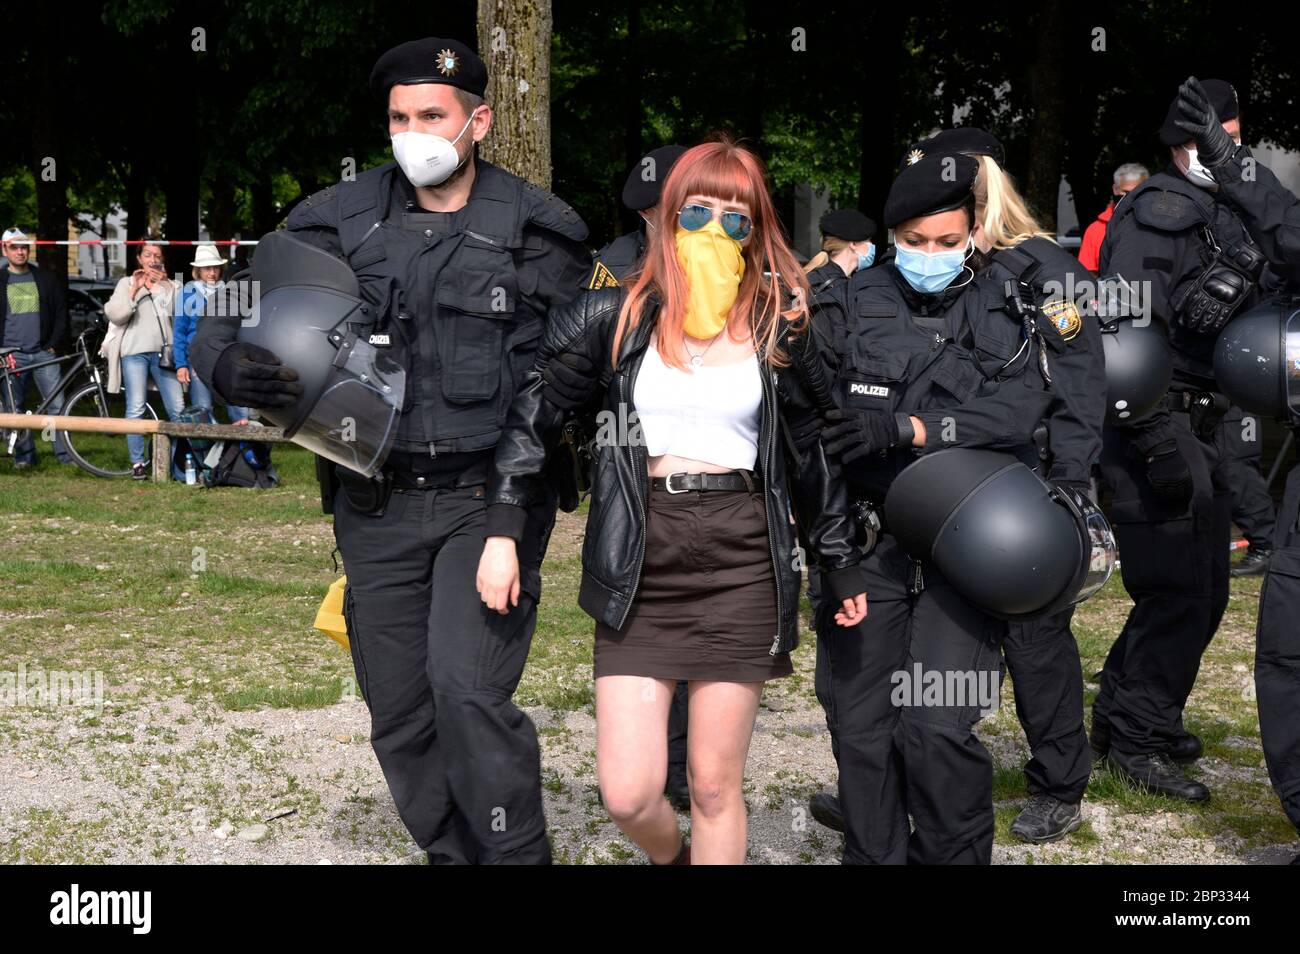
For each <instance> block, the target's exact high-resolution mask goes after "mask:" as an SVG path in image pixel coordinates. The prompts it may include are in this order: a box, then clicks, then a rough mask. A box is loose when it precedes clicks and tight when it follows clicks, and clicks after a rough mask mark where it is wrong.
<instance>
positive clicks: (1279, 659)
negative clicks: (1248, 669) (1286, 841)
mask: <svg viewBox="0 0 1300 954" xmlns="http://www.w3.org/2000/svg"><path fill="white" fill-rule="evenodd" d="M1277 523H1278V526H1277V535H1276V536H1275V537H1274V538H1273V559H1272V560H1271V561H1270V563H1269V568H1268V575H1267V576H1266V577H1265V578H1264V588H1263V590H1261V592H1260V596H1259V624H1258V626H1257V627H1256V630H1255V690H1256V695H1257V698H1258V702H1259V734H1260V739H1261V741H1262V742H1263V745H1264V759H1265V761H1266V762H1267V764H1268V776H1269V778H1270V779H1272V781H1273V788H1274V790H1276V792H1277V794H1278V798H1280V799H1281V800H1282V807H1283V808H1284V809H1285V810H1286V814H1287V817H1288V818H1289V819H1291V824H1293V825H1295V826H1296V828H1297V829H1300V466H1297V467H1293V468H1292V469H1291V474H1290V476H1289V477H1287V481H1286V494H1285V496H1284V497H1283V498H1282V509H1281V510H1280V511H1278V522H1277Z"/></svg>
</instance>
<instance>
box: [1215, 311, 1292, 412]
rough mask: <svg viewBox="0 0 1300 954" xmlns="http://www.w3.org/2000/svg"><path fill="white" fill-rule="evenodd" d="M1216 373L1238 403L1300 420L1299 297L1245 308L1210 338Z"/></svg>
mask: <svg viewBox="0 0 1300 954" xmlns="http://www.w3.org/2000/svg"><path fill="white" fill-rule="evenodd" d="M1214 379H1215V381H1217V382H1218V385H1219V390H1221V391H1222V392H1223V393H1224V394H1226V395H1227V396H1228V397H1229V398H1230V399H1231V401H1232V403H1233V404H1236V405H1237V406H1238V407H1241V408H1243V409H1244V410H1247V411H1250V412H1251V413H1252V414H1263V415H1268V416H1270V417H1276V418H1278V419H1279V420H1282V421H1286V422H1287V423H1289V424H1291V425H1292V426H1297V425H1300V299H1295V298H1291V299H1286V300H1282V301H1271V302H1265V303H1263V304H1261V305H1256V306H1255V307H1254V308H1251V309H1250V310H1249V311H1243V312H1242V313H1241V314H1240V315H1238V316H1237V317H1236V318H1234V319H1232V321H1230V322H1228V324H1227V325H1226V326H1225V327H1224V329H1223V330H1222V331H1220V332H1219V338H1218V340H1217V341H1216V342H1215V343H1214Z"/></svg>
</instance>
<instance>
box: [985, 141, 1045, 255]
mask: <svg viewBox="0 0 1300 954" xmlns="http://www.w3.org/2000/svg"><path fill="white" fill-rule="evenodd" d="M973 158H975V159H976V160H977V161H978V162H979V164H980V169H979V175H978V176H976V177H975V219H976V221H978V222H979V223H980V225H981V226H983V228H984V240H985V241H986V242H988V243H989V244H990V246H991V247H992V248H995V249H999V248H1014V247H1015V246H1017V245H1019V244H1020V243H1021V242H1025V241H1028V240H1029V239H1031V238H1033V237H1034V236H1038V237H1040V238H1045V239H1052V240H1053V241H1055V239H1054V238H1053V236H1052V233H1051V232H1048V231H1047V230H1046V229H1044V228H1043V227H1042V226H1041V225H1039V224H1038V220H1037V219H1035V218H1034V214H1033V213H1032V212H1030V211H1029V206H1027V205H1026V204H1025V200H1024V199H1023V198H1021V196H1020V193H1019V192H1017V191H1016V186H1015V183H1014V182H1012V181H1011V177H1010V176H1009V175H1007V173H1006V171H1005V170H1003V168H1002V167H1001V166H999V165H998V163H997V160H996V159H994V158H992V157H991V156H975V157H973Z"/></svg>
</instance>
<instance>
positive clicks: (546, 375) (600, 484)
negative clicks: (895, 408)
mask: <svg viewBox="0 0 1300 954" xmlns="http://www.w3.org/2000/svg"><path fill="white" fill-rule="evenodd" d="M763 176H764V174H763V167H762V164H761V162H760V161H759V159H758V158H757V157H756V156H755V155H754V154H753V153H751V152H749V151H748V150H746V149H743V148H741V147H739V146H737V145H734V144H732V143H730V142H726V141H723V142H708V143H702V144H701V145H698V146H695V147H694V148H692V149H689V150H687V152H686V153H685V154H684V155H683V156H682V157H681V158H680V159H678V160H677V162H676V163H675V164H674V165H673V167H672V170H671V172H670V173H669V175H668V178H667V180H666V181H665V183H664V188H663V193H662V197H661V199H660V205H659V208H658V213H659V214H658V221H660V222H661V223H663V224H662V226H661V227H660V228H658V229H656V230H654V231H652V232H651V233H650V244H649V247H648V248H647V251H646V257H645V262H644V265H643V266H642V268H641V270H640V271H639V272H638V273H637V274H635V275H633V276H631V277H630V278H629V280H628V284H627V285H625V286H621V287H615V288H604V289H599V290H595V291H587V292H584V293H583V294H582V295H580V296H579V297H578V298H576V299H575V300H573V301H572V302H570V303H569V304H567V305H565V306H563V307H560V308H557V309H554V310H553V311H552V312H551V314H550V318H549V321H548V322H547V328H546V332H545V337H544V339H543V341H542V344H541V347H540V348H539V350H538V362H537V366H536V367H535V368H534V370H533V371H532V372H530V374H529V377H528V378H527V379H526V380H525V382H524V383H523V386H522V387H521V389H520V390H519V391H518V392H517V396H516V399H515V402H514V404H513V405H512V407H511V409H510V412H509V415H508V418H507V420H506V423H505V426H504V433H503V435H502V438H501V441H500V443H499V444H498V445H497V453H496V463H495V470H494V474H493V478H492V485H491V487H490V488H489V507H488V529H487V536H488V539H487V542H486V545H485V548H484V552H483V557H482V561H481V562H480V564H479V574H478V588H479V592H480V594H481V595H482V597H483V601H484V603H485V604H486V607H487V609H488V610H495V611H497V612H506V611H507V610H508V607H509V605H510V604H511V603H513V602H514V601H515V600H516V599H517V596H518V592H519V564H518V560H517V556H516V553H515V544H516V541H517V540H518V539H519V538H520V531H521V530H522V526H523V519H524V513H525V509H524V508H526V507H527V505H528V504H529V502H530V501H532V500H533V499H534V498H535V495H536V494H539V493H541V492H542V491H541V489H540V481H541V480H542V479H543V477H542V474H543V470H544V468H545V462H546V455H547V450H548V448H552V447H554V446H556V444H557V442H558V439H559V434H560V428H561V424H562V418H563V411H562V409H561V406H562V405H563V406H570V405H572V404H574V403H577V402H578V401H582V400H584V399H588V398H595V397H596V395H597V394H599V395H601V398H602V405H603V407H602V413H601V414H600V415H598V418H597V419H598V421H599V422H600V423H601V432H600V436H598V438H597V445H598V454H597V459H596V464H595V470H594V475H593V481H592V495H591V509H590V513H589V515H588V518H587V530H586V538H585V540H584V544H583V576H582V586H581V590H580V592H579V596H578V602H579V604H580V605H581V606H582V608H583V609H585V610H586V611H587V612H588V613H589V614H590V615H591V616H592V617H594V618H595V620H596V646H595V677H596V726H597V733H596V768H597V776H598V779H599V782H600V789H601V796H602V798H603V800H604V803H605V807H606V809H607V810H608V811H609V813H610V815H611V816H612V817H613V819H614V821H615V822H616V823H617V824H618V826H619V828H621V829H622V830H623V832H624V833H626V834H627V835H628V837H629V838H631V839H632V840H633V841H634V842H636V843H637V844H638V845H639V846H640V847H641V848H642V849H643V850H644V851H645V852H646V854H647V855H648V856H649V857H650V860H651V861H652V862H654V863H657V864H668V863H676V864H689V863H691V862H692V861H693V862H694V863H697V864H698V863H719V864H739V863H741V862H743V861H744V859H745V850H746V809H745V802H744V798H743V797H742V794H741V786H742V783H743V780H744V771H745V759H746V755H747V753H748V750H749V740H750V737H751V735H752V733H753V728H754V720H755V716H756V714H757V711H758V703H759V698H760V696H761V694H762V689H763V683H764V682H765V681H766V680H768V679H774V678H778V677H780V676H785V675H789V674H790V672H791V664H790V655H789V654H790V651H791V650H792V649H793V648H794V646H795V644H796V643H797V641H798V628H799V621H798V609H799V606H798V604H799V586H800V577H801V574H800V570H801V569H802V566H803V558H802V557H803V552H802V550H801V549H800V547H799V546H798V545H797V543H796V538H795V531H794V526H793V518H792V514H794V513H796V512H798V513H802V514H805V515H807V517H808V519H807V520H806V521H804V526H803V527H802V529H803V531H804V532H805V534H806V536H807V539H808V540H809V542H810V545H811V548H812V550H813V552H814V554H815V555H816V557H817V559H818V561H819V562H820V564H821V566H822V569H823V572H824V573H825V574H826V578H827V581H828V584H829V585H830V587H831V588H832V590H833V591H834V592H835V594H836V596H837V598H838V599H839V600H840V601H841V605H840V607H839V611H838V613H837V614H836V619H837V621H838V622H839V623H840V624H841V625H843V626H853V625H855V624H856V623H857V622H858V621H859V620H861V619H862V617H863V616H864V615H865V613H866V596H865V594H864V593H863V589H864V588H863V586H862V583H861V575H860V573H859V571H858V567H857V563H858V559H859V554H858V550H857V548H856V546H855V545H854V531H853V525H852V522H851V518H850V517H849V514H848V506H847V500H846V495H845V491H844V488H843V483H842V481H841V479H840V474H839V470H838V464H837V463H836V462H835V461H833V460H829V459H828V458H827V457H826V455H825V453H824V451H823V450H822V448H821V445H820V444H816V445H815V446H814V447H812V449H811V450H809V451H808V452H807V453H805V454H802V455H798V454H794V453H790V454H787V451H786V448H787V446H788V445H787V442H786V441H785V440H784V439H783V437H782V430H783V427H785V426H790V427H793V428H796V429H799V428H803V427H805V426H806V425H807V422H808V421H809V420H810V419H815V409H814V405H813V402H812V401H811V400H810V398H809V397H808V396H807V395H808V394H809V393H815V385H812V386H810V385H809V382H808V381H807V380H805V378H804V375H803V374H802V373H801V369H802V368H803V367H804V366H805V365H806V364H807V365H808V366H812V365H811V360H805V358H804V352H803V345H804V342H805V338H804V335H803V329H804V327H805V326H806V324H807V304H806V303H807V300H808V297H807V296H808V289H807V283H806V280H805V278H804V275H803V271H802V270H801V269H800V268H799V266H798V264H797V263H796V262H795V259H794V256H793V255H792V254H791V252H790V249H789V247H788V246H787V244H786V241H785V238H784V236H783V234H782V231H781V227H780V224H779V222H778V221H777V218H776V214H775V212H774V210H773V206H772V199H771V196H770V195H769V194H768V191H767V187H766V185H765V183H764V177H763ZM556 372H562V373H560V374H557V373H556ZM811 377H812V380H813V381H816V380H817V379H816V376H815V374H813V375H812V376H811ZM558 392H563V396H562V397H561V396H560V395H559V393H558ZM783 417H784V418H785V421H784V422H783V421H782V418H783ZM678 680H685V681H687V682H688V683H689V690H690V734H689V742H688V755H687V777H688V781H689V785H690V793H691V832H692V840H693V844H692V845H691V846H689V847H688V846H687V845H686V843H685V842H684V840H683V838H682V836H681V833H680V832H679V830H678V827H677V821H676V817H675V816H674V814H673V810H672V808H671V807H670V805H669V803H668V801H667V800H666V799H665V798H664V795H663V791H664V780H665V773H666V761H667V750H666V736H665V729H666V725H667V719H668V706H669V703H670V701H671V699H672V695H673V687H674V685H675V684H676V682H677V681H678Z"/></svg>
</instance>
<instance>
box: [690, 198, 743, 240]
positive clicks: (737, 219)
mask: <svg viewBox="0 0 1300 954" xmlns="http://www.w3.org/2000/svg"><path fill="white" fill-rule="evenodd" d="M714 211H715V210H714V209H712V208H710V207H709V206H707V205H695V204H691V205H684V206H682V207H681V209H680V210H678V212H677V221H678V223H679V224H680V225H681V227H682V228H684V229H686V231H688V232H695V231H698V230H699V229H702V228H704V226H706V225H708V224H709V223H710V222H712V221H713V216H714ZM718 222H719V224H720V225H721V226H722V231H724V232H726V233H727V235H728V237H730V238H733V239H735V240H736V241H737V242H740V241H743V240H744V238H745V236H747V235H748V234H749V233H750V230H751V229H753V227H754V223H753V222H752V221H751V220H750V218H749V216H748V215H746V214H745V213H744V212H723V213H722V215H721V217H720V218H719V220H718Z"/></svg>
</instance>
